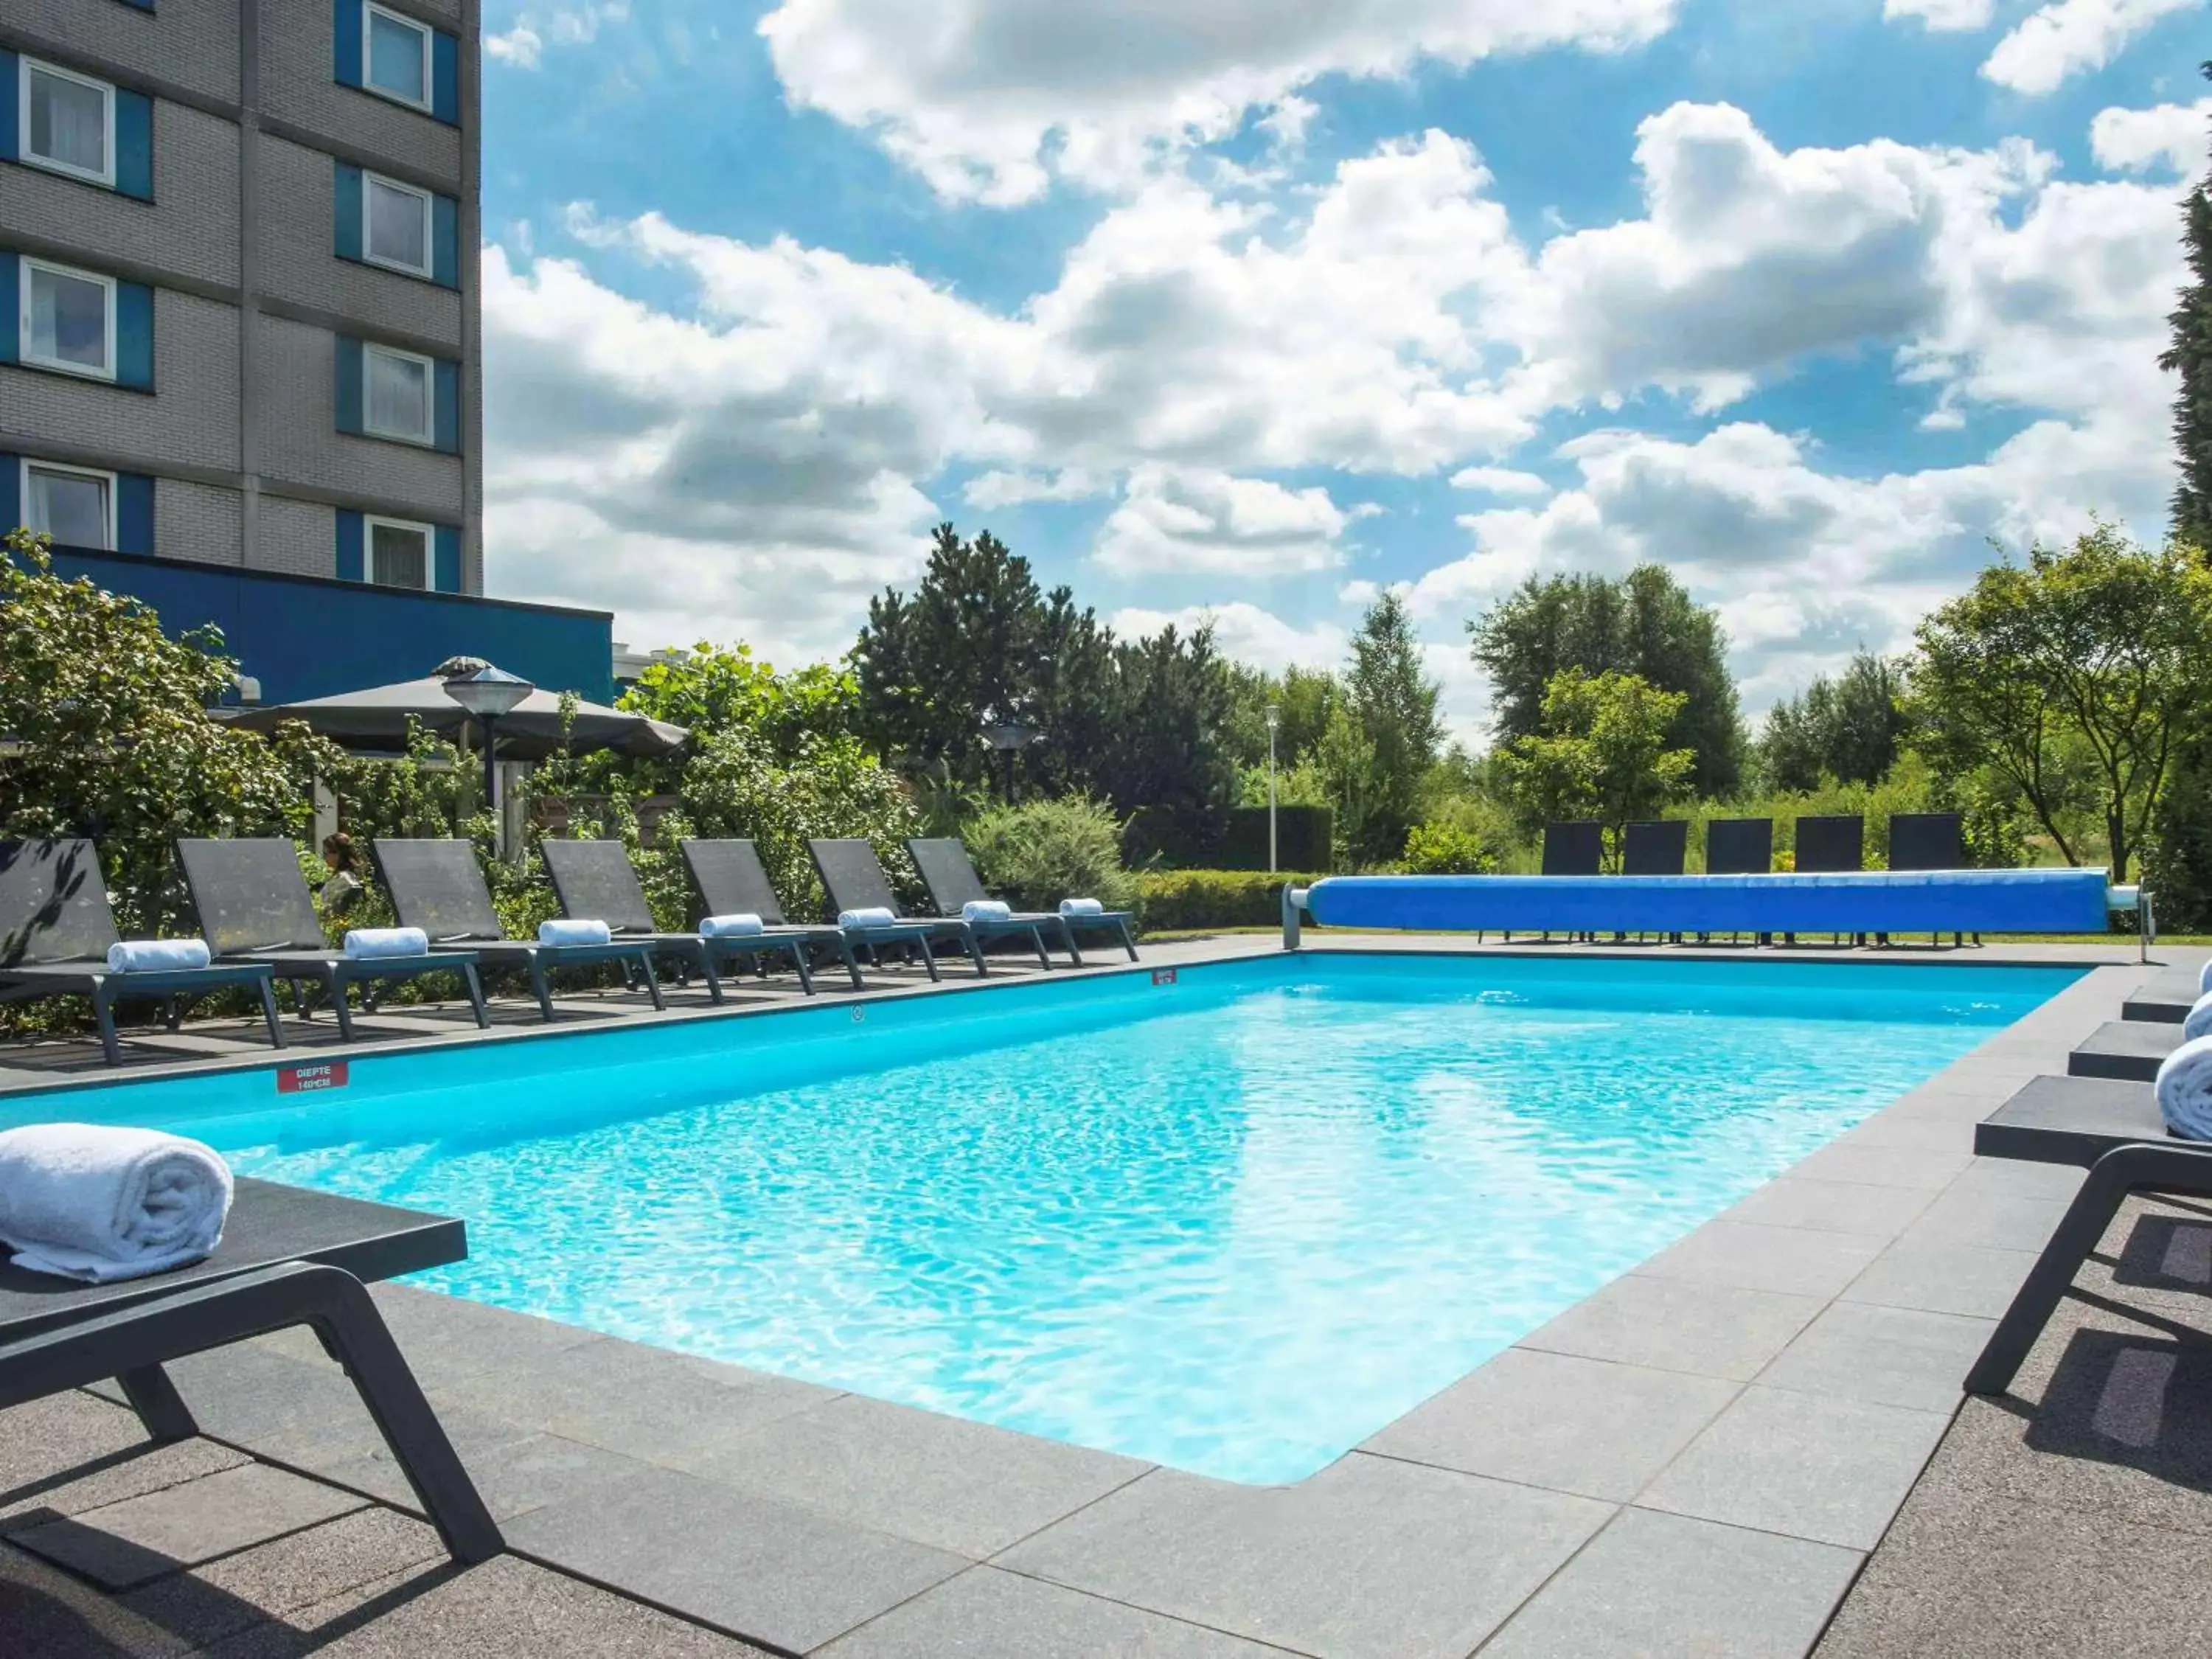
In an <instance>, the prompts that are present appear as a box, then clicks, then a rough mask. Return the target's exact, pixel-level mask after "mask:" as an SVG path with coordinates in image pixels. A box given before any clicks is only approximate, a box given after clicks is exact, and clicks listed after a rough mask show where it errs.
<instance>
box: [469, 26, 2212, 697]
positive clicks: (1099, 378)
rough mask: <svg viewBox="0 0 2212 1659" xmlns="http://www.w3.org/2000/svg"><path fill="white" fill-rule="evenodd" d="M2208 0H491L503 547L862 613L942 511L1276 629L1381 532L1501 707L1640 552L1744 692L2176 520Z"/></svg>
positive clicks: (1234, 637) (1448, 660) (1357, 589)
mask: <svg viewBox="0 0 2212 1659" xmlns="http://www.w3.org/2000/svg"><path fill="white" fill-rule="evenodd" d="M2205 12H2206V0H2050V3H2039V0H1790V3H1789V4H1787V5H1783V4H1776V3H1771V0H1553V3H1549V4H1547V5H1546V6H1543V7H1530V6H1528V5H1527V4H1526V3H1525V0H933V4H932V5H931V6H930V7H928V8H925V9H921V10H920V13H919V20H918V18H917V10H916V9H915V8H914V7H913V6H912V5H911V4H909V3H908V0H769V3H751V4H731V3H727V0H722V3H715V0H628V3H626V4H625V3H622V0H597V3H584V0H519V3H518V0H486V3H485V7H484V21H485V31H486V35H487V44H488V47H489V52H488V57H487V63H486V73H485V89H484V111H485V124H486V142H485V150H484V202H485V217H484V222H485V234H486V239H487V242H488V245H489V246H488V247H487V254H486V302H485V304H486V334H487V386H486V396H487V433H488V456H487V497H488V514H487V542H488V546H489V571H490V580H491V582H492V585H493V587H494V590H495V592H501V593H507V594H511V595H514V596H517V597H530V598H537V599H566V600H569V601H573V602H576V603H582V604H589V605H599V606H602V607H605V608H608V609H611V610H614V611H616V612H617V617H618V623H617V634H618V635H619V636H621V637H624V638H627V639H629V641H631V642H632V643H634V644H637V645H641V646H657V645H661V644H671V643H679V642H685V641H690V640H691V639H693V638H696V637H711V638H716V639H728V638H744V639H748V640H750V641H753V642H754V643H755V644H756V646H757V647H759V648H761V649H762V650H763V651H764V652H765V653H768V654H769V655H770V656H771V657H773V658H775V659H779V660H794V659H802V658H805V657H810V656H816V655H823V654H835V653H837V652H839V651H842V649H843V648H845V647H846V646H847V645H848V644H849V642H850V640H851V637H852V635H853V633H854V630H855V629H856V628H857V626H858V624H859V623H860V620H861V617H862V616H863V615H864V613H865V610H866V600H867V598H868V596H869V595H870V594H871V593H872V592H876V591H878V590H879V589H880V588H881V587H882V586H884V585H885V584H886V583H904V582H908V581H910V580H912V579H913V576H914V574H915V572H916V570H917V569H918V568H919V566H920V564H921V559H922V556H923V554H924V550H925V548H926V532H927V527H928V526H930V525H931V524H933V523H935V522H936V521H938V520H941V519H948V518H949V519H951V520H955V521H956V522H957V523H959V524H960V525H961V526H963V528H964V529H969V530H974V529H980V528H982V527H984V526H988V527H990V528H992V529H994V530H995V531H996V532H998V533H999V534H1000V535H1001V536H1002V537H1004V538H1006V540H1007V541H1008V542H1009V543H1011V544H1012V545H1013V546H1014V547H1015V548H1016V550H1018V551H1020V552H1023V553H1025V554H1027V555H1028V556H1030V558H1031V559H1032V560H1033V561H1034V562H1036V565H1037V566H1038V568H1039V570H1040V573H1041V574H1042V576H1043V577H1044V579H1045V580H1048V581H1049V582H1060V581H1064V582H1066V583H1067V584H1069V585H1070V586H1073V588H1074V589H1075V591H1076V592H1077V594H1078V596H1079V599H1082V600H1083V601H1085V602H1086V603H1089V604H1091V605H1096V606H1097V609H1098V610H1099V611H1100V612H1101V613H1102V614H1103V615H1106V616H1109V617H1112V618H1113V619H1114V620H1115V623H1116V625H1117V626H1119V627H1121V628H1122V629H1125V630H1142V629H1149V628H1152V627H1155V626H1158V624H1159V623H1161V622H1163V621H1166V620H1174V621H1177V622H1189V621H1193V620H1196V619H1198V618H1200V617H1207V618H1211V619H1212V621H1213V622H1214V623H1215V625H1216V627H1217V629H1218V631H1219V633H1220V635H1221V637H1222V639H1223V640H1224V642H1225V644H1226V645H1228V646H1229V647H1231V649H1232V650H1234V651H1236V652H1237V653H1239V654H1241V655H1244V656H1246V657H1248V658H1250V659H1254V660H1259V661H1263V662H1267V663H1270V664H1280V663H1282V662H1285V661H1290V660H1299V661H1305V662H1322V661H1330V660H1334V659H1336V658H1338V657H1340V655H1341V654H1342V652H1343V648H1344V640H1345V635H1346V630H1347V629H1349V628H1350V627H1351V626H1352V625H1353V624H1354V623H1356V622H1357V619H1358V612H1359V609H1360V607H1361V605H1363V604H1364V603H1365V602H1367V601H1368V600H1369V599H1371V598H1372V596H1373V594H1374V593H1375V592H1376V591H1378V590H1379V589H1380V588H1381V587H1383V586H1400V587H1401V588H1402V589H1403V591H1405V592H1407V595H1408V597H1409V599H1410V602H1411V603H1412V604H1413V609H1414V612H1415V614H1416V616H1417V617H1418V618H1419V621H1420V624H1421V627H1422V629H1423V632H1424V638H1425V640H1426V641H1428V642H1429V649H1430V661H1431V667H1432V669H1433V670H1434V671H1435V672H1437V675H1438V676H1439V677H1440V678H1442V679H1443V681H1444V683H1445V686H1446V706H1447V708H1448V710H1449V714H1450V715H1451V718H1452V720H1453V721H1454V723H1455V726H1457V727H1458V728H1459V729H1461V730H1462V732H1465V733H1467V734H1468V735H1474V734H1476V733H1478V732H1479V731H1480V725H1481V720H1482V717H1483V714H1484V709H1485V706H1486V690H1485V688H1484V686H1483V685H1482V684H1481V681H1480V678H1479V676H1478V675H1477V674H1476V673H1475V671H1474V668H1473V666H1472V665H1471V664H1470V663H1468V661H1467V659H1466V655H1465V647H1464V624H1465V623H1466V620H1467V619H1468V617H1471V616H1474V615H1476V614H1479V613H1480V611H1481V609H1482V608H1483V607H1484V606H1485V605H1487V604H1488V603H1490V602H1492V600H1494V599H1496V598H1497V597H1498V595H1499V594H1500V593H1502V592H1507V591H1510V588H1511V587H1512V586H1514V585H1516V583H1518V582H1519V581H1520V580H1523V579H1525V578H1526V577H1527V576H1528V575H1529V574H1535V573H1541V572H1548V571H1552V570H1565V569H1604V570H1608V571H1612V570H1620V569H1626V568H1628V567H1629V566H1631V565H1632V564H1634V563H1635V562H1638V561H1639V560H1642V559H1647V558H1650V559H1658V560H1660V561H1662V562H1666V563H1668V565H1670V566H1672V567H1673V568H1675V569H1676V570H1677V572H1678V573H1679V574H1680V575H1681V576H1682V579H1683V580H1685V581H1686V583H1687V584H1688V585H1689V586H1691V587H1692V591H1693V592H1696V593H1697V594H1698V596H1699V598H1700V599H1704V600H1705V601H1706V602H1708V603H1711V604H1714V605H1717V606H1719V607H1720V609H1721V611H1722V614H1723V619H1724V621H1725V622H1726V623H1727V625H1728V627H1729V632H1730V634H1731V636H1732V637H1733V639H1734V640H1735V645H1736V649H1735V661H1736V666H1737V669H1738V671H1739V673H1740V674H1741V676H1742V677H1743V678H1744V681H1745V684H1746V689H1747V702H1749V703H1750V704H1751V705H1752V706H1753V708H1759V707H1763V706H1764V705H1765V703H1767V702H1771V700H1772V699H1773V698H1774V697H1776V696H1782V695H1786V694H1787V693H1789V692H1790V691H1791V690H1795V689H1796V688H1797V687H1799V686H1801V685H1802V684H1803V683H1804V682H1805V681H1806V680H1808V679H1809V678H1811V677H1812V676H1813V675H1814V673H1817V672H1820V671H1823V670H1826V669H1831V668H1832V667H1833V666H1835V665H1837V663H1838V661H1839V660H1840V659H1842V658H1843V657H1844V656H1847V655H1848V653H1850V651H1851V650H1852V649H1854V648H1855V647H1857V646H1859V645H1861V644H1863V645H1867V646H1870V647H1876V648H1894V647H1897V646H1899V645H1900V644H1901V643H1902V642H1903V641H1905V639H1906V638H1907V637H1908V636H1909V634H1910V629H1911V622H1912V620H1913V619H1914V618H1915V617H1917V616H1918V615H1919V614H1920V613H1921V612H1922V611H1924V610H1925V609H1926V608H1927V607H1928V606H1929V605H1931V604H1933V603H1936V602H1937V601H1939V600H1940V599H1942V598H1943V597H1944V596H1945V595H1946V594H1948V593H1949V592H1954V591H1956V590H1957V588H1958V587H1959V586H1960V585H1961V584H1962V583H1963V582H1964V581H1965V580H1967V579H1968V578H1969V577H1970V575H1971V572H1972V569H1973V568H1974V567H1975V566H1976V564H1977V563H1978V562H1980V560H1981V559H1982V558H1983V557H1984V555H1985V553H1986V546H1987V542H1988V540H1989V538H1991V537H1995V538H1998V539H1999V540H2001V541H2002V542H2004V543H2006V544H2008V545H2015V546H2017V545H2021V544H2024V543H2025V542H2026V541H2027V540H2028V539H2029V538H2033V537H2035V536H2039V535H2040V536H2043V537H2045V538H2057V537H2060V536H2065V535H2070V534H2072V533H2074V532H2076V531H2078V530H2079V529H2081V527H2082V526H2084V525H2085V524H2086V522H2087V517H2088V515H2089V514H2090V513H2104V514H2106V515H2107V516H2117V517H2119V518H2122V519H2124V520H2127V521H2129V522H2130V523H2131V524H2132V525H2134V526H2136V529H2137V531H2138V532H2139V533H2141V534H2143V535H2145V536H2155V535H2156V534H2158V533H2160V531H2161V529H2162V520H2163V512H2162V508H2163V502H2164V499H2165V496H2166V493H2167V491H2168V489H2170V487H2171V473H2170V463H2169V461H2168V459H2167V452H2166V436H2165V422H2166V411H2165V405H2166V402H2167V401H2168V399H2169V398H2170V397H2171V388H2170V387H2169V386H2167V384H2166V380H2165V379H2164V377H2162V376H2161V375H2160V374H2159V373H2158V371H2157V370H2156V368H2155V362H2154V360H2155V357H2156V356H2157V354H2158V351H2159V350H2160V347H2161V345H2162V339H2163V327H2164V325H2163V318H2164V315H2165V313H2166V311H2167V310H2168V309H2170V308H2171V306H2172V297H2173V292H2174V289H2175V286H2176V284H2177V283H2178V282H2179V276H2180V264H2179V249H2178V245H2177V242H2176V235H2175V232H2176V228H2177V225H2178V219H2177V217H2176V213H2175V204H2176V203H2177V202H2178V200H2179V197H2180V195H2181V193H2182V191H2183V190H2184V189H2185V179H2187V178H2189V177H2191V176H2193V175H2195V174H2197V173H2200V172H2202V171H2203V167H2204V165H2205V150H2206V143H2205V138H2206V132H2207V129H2208V120H2212V103H2204V102H2201V101H2200V99H2201V97H2202V95H2203V94H2205V93H2207V92H2212V88H2208V87H2207V86H2206V85H2205V83H2204V82H2202V81H2201V80H2200V79H2199V78H2198V76H2197V62H2198V60H2199V59H2200V58H2205V57H2207V56H2212V30H2208V29H2207V27H2206V23H2207V18H2206V15H2205ZM1530 14H1537V15H1530Z"/></svg>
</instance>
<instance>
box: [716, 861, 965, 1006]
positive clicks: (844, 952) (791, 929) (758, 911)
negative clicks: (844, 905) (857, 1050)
mask: <svg viewBox="0 0 2212 1659" xmlns="http://www.w3.org/2000/svg"><path fill="white" fill-rule="evenodd" d="M684 868H685V869H687V870H689V871H690V872H691V885H692V887H693V888H694V889H695V890H696V891H697V893H698V896H699V915H700V919H701V920H702V921H704V920H705V919H706V918H707V917H708V916H758V917H759V918H760V919H761V932H760V933H758V934H757V935H756V936H754V937H752V938H750V939H743V938H739V939H732V940H731V941H730V943H731V944H732V945H733V946H740V947H741V946H744V945H748V944H750V945H757V946H758V947H760V948H761V949H763V950H766V951H774V950H776V949H778V948H780V947H781V946H782V945H791V946H793V947H794V948H795V949H796V950H797V951H799V959H800V960H801V961H802V962H805V961H807V960H808V959H809V958H810V957H811V955H812V954H813V952H815V951H821V952H823V954H824V955H825V956H833V957H836V958H837V960H838V961H840V962H842V963H844V964H845V971H846V972H847V973H848V975H851V976H852V980H853V988H854V990H856V991H858V990H860V989H861V988H863V985H864V981H862V980H861V978H860V958H859V957H856V956H855V955H854V953H853V944H852V941H851V940H850V939H847V938H846V936H845V931H844V929H842V927H832V926H829V924H827V923H823V924H820V925H817V924H814V923H811V922H795V921H791V920H790V919H789V917H788V916H787V915H785V913H784V908H783V900H782V899H781V897H780V896H778V895H777V893H776V890H775V883H774V882H772V881H770V880H769V875H768V866H766V865H764V864H763V863H762V862H761V855H760V848H757V847H756V846H754V845H753V843H752V842H750V841H737V840H732V841H687V842H684ZM912 942H914V943H915V944H918V945H921V950H922V955H923V957H924V959H925V960H927V962H928V963H929V976H930V977H931V978H932V979H935V978H936V977H937V960H936V958H935V957H933V956H932V955H931V954H930V951H929V934H928V931H927V929H926V928H920V927H917V928H915V929H913V930H912Z"/></svg>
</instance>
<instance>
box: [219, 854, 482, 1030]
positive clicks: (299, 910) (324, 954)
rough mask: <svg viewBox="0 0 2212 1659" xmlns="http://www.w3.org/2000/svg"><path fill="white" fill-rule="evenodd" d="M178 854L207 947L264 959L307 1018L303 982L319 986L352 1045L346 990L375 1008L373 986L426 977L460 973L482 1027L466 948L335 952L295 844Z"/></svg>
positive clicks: (238, 957)
mask: <svg viewBox="0 0 2212 1659" xmlns="http://www.w3.org/2000/svg"><path fill="white" fill-rule="evenodd" d="M177 857H178V859H179V860H180V861H181V862H182V863H183V865H184V866H185V886H186V887H187V888H189V889H190V890H191V896H192V908H193V909H194V910H195V911H196V912H197V914H198V915H199V919H200V931H201V933H202V935H203V937H204V938H205V939H206V940H207V942H208V947H209V948H210V950H212V951H214V952H215V953H216V956H217V957H220V958H222V960H224V961H227V962H265V963H268V964H269V966H270V970H271V972H272V973H273V974H274V975H275V977H276V978H278V979H281V980H284V981H289V983H290V985H291V987H292V998H293V1000H294V1002H295V1004H296V1005H297V1006H298V1007H299V1010H300V1013H301V1018H307V1013H308V1003H307V998H306V996H305V994H303V993H302V992H301V988H300V987H301V986H303V985H313V986H317V987H320V988H321V990H322V992H323V994H325V996H326V997H328V998H329V999H330V1003H331V1012H332V1013H334V1014H336V1015H337V1022H338V1035H339V1036H341V1037H343V1038H344V1039H345V1041H347V1042H352V1041H353V1013H352V1011H351V1010H350V1009H349V1007H348V1006H347V1004H346V993H347V991H348V990H349V988H351V987H354V986H356V985H359V986H361V987H362V990H363V1002H362V1006H363V1008H364V1009H368V1008H372V1007H374V1006H375V996H374V992H375V987H377V986H378V985H380V984H382V983H385V982H386V981H392V980H399V979H417V978H420V977H421V976H422V975H425V974H459V975H460V978H461V985H462V988H463V989H465V991H466V992H467V993H468V999H469V1007H470V1008H471V1010H472V1011H473V1012H474V1013H475V1014H476V1018H477V1025H479V1026H485V1025H489V1024H491V1020H490V1018H489V1016H488V1015H487V1014H486V1013H485V1012H484V1000H483V985H482V984H481V983H480V982H479V981H478V980H477V959H476V957H474V956H473V955H471V954H470V953H469V952H467V951H423V952H422V954H421V955H419V956H405V957H349V956H348V955H346V954H345V952H344V951H333V950H332V949H331V947H330V945H329V943H328V941H327V940H325V938H324V937H323V924H322V921H321V920H320V919H319V917H318V916H317V915H315V900H314V896H313V894H311V893H309V892H308V891H307V878H306V877H305V876H303V875H301V873H300V854H299V852H298V849H296V848H295V847H294V846H293V845H292V843H291V842H289V841H282V840H276V839H269V840H246V841H180V842H178V843H177Z"/></svg>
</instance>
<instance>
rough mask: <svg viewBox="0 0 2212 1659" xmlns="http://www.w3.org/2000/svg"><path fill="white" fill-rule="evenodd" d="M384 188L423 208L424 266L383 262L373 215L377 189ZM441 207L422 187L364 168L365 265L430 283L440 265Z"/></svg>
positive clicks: (387, 260) (362, 205)
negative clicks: (376, 239) (439, 217)
mask: <svg viewBox="0 0 2212 1659" xmlns="http://www.w3.org/2000/svg"><path fill="white" fill-rule="evenodd" d="M378 185H382V186H383V187H384V188H385V189H386V190H395V191H398V192H399V193H400V194H402V195H403V196H411V197H415V199H416V201H418V202H420V203H421V204H422V264H419V265H410V264H403V263H402V262H401V261H399V260H398V259H389V258H381V257H380V256H379V255H378V253H377V252H376V241H375V237H374V234H373V230H372V227H374V224H375V222H376V220H375V216H374V213H373V212H372V211H371V208H370V204H372V203H373V202H374V200H375V197H376V188H377V186H378ZM437 205H438V204H437V198H436V197H435V195H434V194H433V193H432V192H431V191H427V190H424V189H422V187H421V186H420V185H410V184H406V183H404V182H403V181H402V180H400V179H394V178H392V177H390V176H389V175H387V174H385V173H371V172H370V171H369V170H368V168H367V167H363V168H362V170H361V258H362V264H371V265H375V266H377V267H379V268H380V269H381V270H396V271H398V272H399V273H400V275H402V276H420V277H422V278H423V279H424V280H426V281H427V280H428V279H429V277H430V274H431V273H432V272H433V271H434V270H436V269H437V264H438V213H437Z"/></svg>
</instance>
